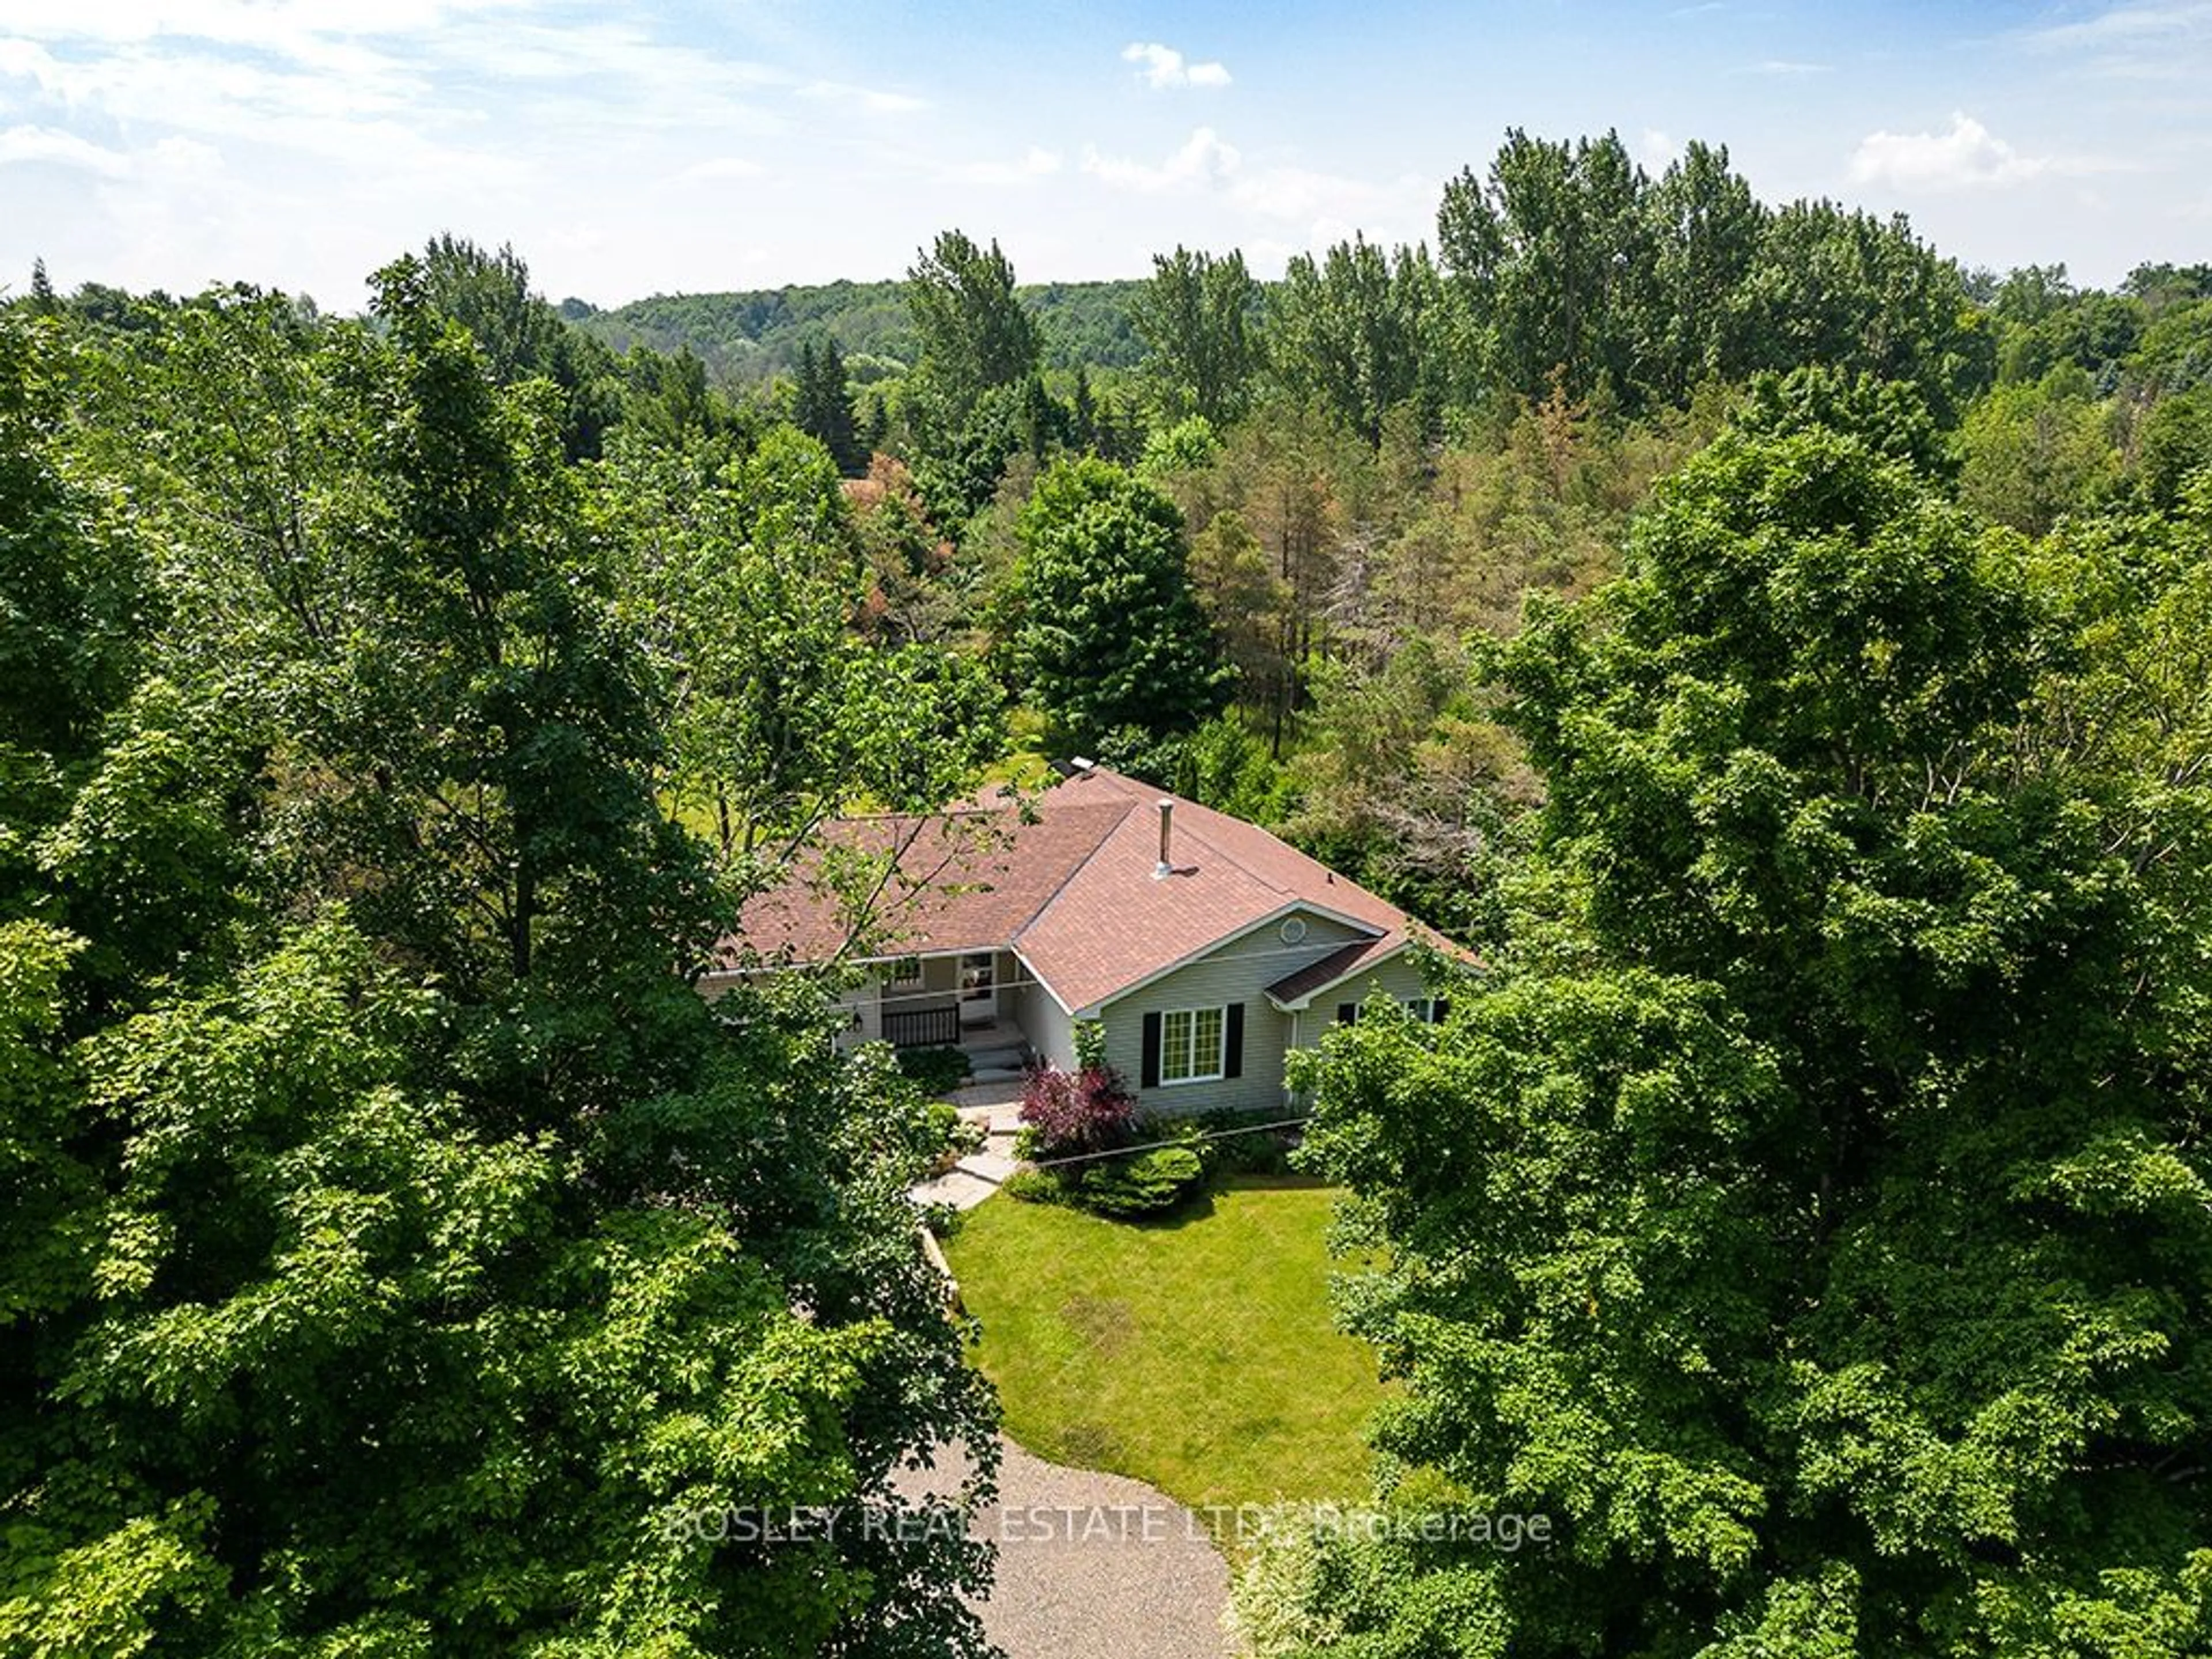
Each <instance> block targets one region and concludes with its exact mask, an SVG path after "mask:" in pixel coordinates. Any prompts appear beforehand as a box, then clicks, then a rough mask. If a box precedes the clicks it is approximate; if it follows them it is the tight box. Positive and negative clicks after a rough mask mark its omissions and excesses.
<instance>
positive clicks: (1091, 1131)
mask: <svg viewBox="0 0 2212 1659" xmlns="http://www.w3.org/2000/svg"><path fill="white" fill-rule="evenodd" d="M1021 1117H1022V1121H1023V1122H1024V1123H1026V1124H1028V1125H1029V1126H1030V1127H1031V1128H1033V1129H1035V1130H1036V1133H1037V1140H1038V1146H1037V1151H1038V1153H1039V1154H1040V1155H1041V1156H1042V1157H1045V1158H1065V1157H1066V1156H1068V1155H1069V1154H1070V1153H1073V1152H1105V1151H1107V1150H1108V1149H1109V1148H1111V1147H1115V1146H1122V1145H1124V1144H1126V1143H1127V1140H1128V1139H1129V1132H1130V1130H1131V1129H1132V1128H1133V1127H1134V1126H1135V1124H1136V1121H1137V1097H1136V1096H1135V1095H1133V1094H1132V1093H1131V1092H1130V1091H1129V1085H1127V1084H1126V1083H1124V1082H1123V1081H1122V1080H1121V1073H1119V1072H1117V1071H1115V1069H1114V1068H1113V1067H1112V1066H1086V1067H1085V1069H1083V1070H1082V1071H1080V1072H1063V1071H1061V1070H1060V1067H1059V1066H1033V1067H1031V1068H1030V1074H1029V1080H1028V1081H1027V1082H1026V1083H1024V1085H1023V1086H1022V1113H1021Z"/></svg>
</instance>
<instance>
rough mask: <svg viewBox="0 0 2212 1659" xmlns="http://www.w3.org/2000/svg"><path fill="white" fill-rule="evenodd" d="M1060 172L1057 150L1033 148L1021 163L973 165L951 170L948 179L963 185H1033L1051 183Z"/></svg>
mask: <svg viewBox="0 0 2212 1659" xmlns="http://www.w3.org/2000/svg"><path fill="white" fill-rule="evenodd" d="M1059 171H1060V152H1059V151H1058V150H1056V149H1045V148H1044V147H1043V146H1042V144H1031V145H1030V147H1029V150H1028V152H1027V153H1026V154H1025V155H1023V157H1022V159H1021V160H1020V161H970V162H969V163H968V164H967V165H965V166H964V167H954V168H952V169H951V172H950V173H949V174H948V175H947V176H948V177H950V178H951V179H952V180H953V181H954V182H955V183H957V184H963V185H1030V184H1035V183H1036V181H1037V180H1038V179H1049V178H1050V177H1052V175H1053V174H1054V173H1058V172H1059Z"/></svg>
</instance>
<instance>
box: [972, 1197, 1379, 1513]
mask: <svg viewBox="0 0 2212 1659" xmlns="http://www.w3.org/2000/svg"><path fill="white" fill-rule="evenodd" d="M1334 1198H1335V1194H1334V1191H1333V1190H1332V1189H1330V1188H1325V1187H1318V1186H1315V1185H1312V1184H1310V1183H1307V1182H1299V1181H1284V1180H1267V1179H1251V1180H1243V1181H1237V1182H1231V1184H1230V1185H1229V1186H1228V1187H1227V1188H1225V1189H1224V1190H1221V1191H1218V1192H1215V1193H1214V1194H1212V1195H1211V1197H1210V1198H1208V1199H1205V1200H1200V1202H1199V1203H1198V1204H1197V1205H1196V1206H1194V1208H1193V1209H1192V1210H1191V1211H1190V1212H1188V1214H1187V1215H1184V1216H1180V1217H1177V1218H1172V1219H1170V1220H1168V1221H1164V1222H1155V1223H1149V1224H1145V1225H1131V1224H1128V1223H1126V1222H1113V1221H1104V1220H1101V1219H1099V1218H1097V1217H1095V1216H1087V1215H1083V1214H1079V1213H1078V1212H1075V1211H1073V1210H1065V1209H1060V1208H1057V1207H1055V1206H1048V1205H1040V1204H1021V1203H1017V1202H1015V1201H1014V1200H1011V1199H1005V1198H994V1199H992V1200H989V1201H988V1202H987V1203H985V1204H983V1205H981V1206H979V1207H978V1208H976V1209H975V1210H972V1211H970V1212H968V1214H967V1216H966V1217H965V1218H963V1223H962V1225H961V1227H960V1229H959V1231H957V1232H956V1233H955V1234H954V1235H953V1237H951V1238H950V1239H948V1240H946V1241H945V1255H946V1256H947V1257H948V1258H949V1259H950V1261H951V1265H952V1271H953V1273H955V1275H956V1276H957V1278H958V1279H959V1280H960V1290H961V1294H962V1296H963V1297H964V1298H965V1299H966V1301H967V1304H968V1308H969V1311H970V1312H971V1313H973V1314H974V1315H975V1316H976V1318H977V1319H978V1320H980V1321H981V1324H982V1327H983V1334H982V1340H981V1344H980V1345H979V1348H978V1352H977V1355H976V1358H977V1359H978V1361H979V1363H980V1364H981V1366H982V1368H983V1370H984V1372H985V1374H986V1375H987V1376H989V1377H990V1379H991V1381H992V1382H993V1383H995V1384H996V1385H997V1387H998V1390H999V1397H1000V1401H1001V1402H1002V1403H1003V1404H1004V1407H1005V1410H1006V1431H1007V1432H1008V1433H1009V1434H1011V1435H1012V1437H1014V1438H1015V1439H1016V1440H1018V1441H1019V1442H1020V1443H1022V1444H1023V1445H1024V1446H1026V1447H1028V1448H1029V1449H1030V1450H1031V1451H1033V1452H1035V1453H1036V1454H1037V1455H1039V1456H1041V1457H1045V1458H1049V1459H1051V1460H1052V1461H1053V1462H1059V1463H1068V1464H1073V1465H1077V1466H1079V1467H1082V1468H1097V1469H1105V1470H1109V1471H1110V1472H1112V1473H1114V1474H1127V1475H1133V1476H1134V1477H1135V1478H1137V1479H1138V1480H1144V1481H1147V1482H1149V1483H1150V1484H1152V1486H1158V1488H1159V1489H1160V1490H1161V1491H1163V1492H1166V1493H1167V1494H1168V1495H1169V1496H1170V1497H1171V1498H1178V1499H1180V1500H1181V1501H1182V1502H1183V1503H1185V1504H1191V1505H1193V1506H1194V1507H1196V1506H1203V1505H1206V1504H1264V1503H1271V1502H1273V1501H1274V1500H1276V1499H1278V1498H1290V1499H1315V1500H1318V1499H1324V1498H1334V1499H1337V1500H1339V1501H1343V1502H1355V1501H1363V1500H1364V1498H1365V1497H1366V1495H1367V1492H1368V1486H1369V1480H1368V1453H1367V1448H1366V1444H1365V1442H1364V1440H1363V1439H1362V1437H1361V1431H1362V1430H1363V1428H1364V1425H1365V1424H1366V1420H1367V1418H1368V1416H1369V1414H1370V1413H1372V1412H1373V1410H1374V1409H1375V1407H1376V1404H1377V1402H1378V1401H1381V1400H1382V1399H1383V1388H1382V1387H1381V1385H1380V1384H1379V1383H1377V1382H1376V1376H1375V1355H1374V1351H1373V1350H1372V1349H1370V1348H1369V1347H1368V1346H1366V1345H1365V1344H1364V1343H1361V1342H1358V1341H1355V1340H1352V1338H1350V1337H1348V1336H1346V1335H1344V1334H1342V1333H1340V1331H1338V1330H1337V1329H1336V1328H1335V1327H1334V1325H1333V1324H1332V1323H1331V1322H1330V1320H1329V1304H1328V1275H1329V1273H1330V1270H1331V1266H1332V1264H1331V1262H1330V1260H1329V1256H1328V1248H1327V1243H1326V1239H1327V1234H1328V1221H1329V1212H1330V1207H1331V1206H1332V1204H1333V1203H1334Z"/></svg>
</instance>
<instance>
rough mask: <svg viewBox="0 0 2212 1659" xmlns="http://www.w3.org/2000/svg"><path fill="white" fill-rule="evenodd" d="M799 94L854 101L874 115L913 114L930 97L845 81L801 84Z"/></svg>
mask: <svg viewBox="0 0 2212 1659" xmlns="http://www.w3.org/2000/svg"><path fill="white" fill-rule="evenodd" d="M796 95H797V96H799V97H800V98H813V99H818V100H821V101H823V102H824V103H830V104H846V105H850V106H853V107H854V108H856V109H864V110H866V111H867V112H869V113H870V114H872V115H911V114H912V113H914V112H915V111H916V110H924V109H927V108H928V107H929V100H927V99H926V98H915V97H912V96H909V95H908V94H906V93H903V92H880V91H878V90H877V89H876V88H873V87H855V86H850V85H848V84H847V83H846V82H842V81H809V82H807V83H806V84H805V86H803V87H800V88H797V91H796Z"/></svg>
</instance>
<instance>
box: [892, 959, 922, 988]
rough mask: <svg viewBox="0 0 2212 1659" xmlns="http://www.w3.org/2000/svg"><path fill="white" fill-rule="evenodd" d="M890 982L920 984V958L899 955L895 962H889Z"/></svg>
mask: <svg viewBox="0 0 2212 1659" xmlns="http://www.w3.org/2000/svg"><path fill="white" fill-rule="evenodd" d="M891 983H892V984H894V985H919V984H921V957H900V958H899V959H898V960H897V961H896V962H895V963H891Z"/></svg>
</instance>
